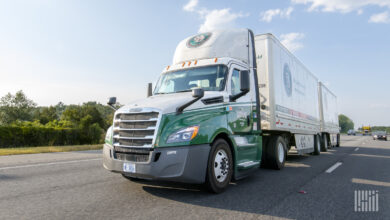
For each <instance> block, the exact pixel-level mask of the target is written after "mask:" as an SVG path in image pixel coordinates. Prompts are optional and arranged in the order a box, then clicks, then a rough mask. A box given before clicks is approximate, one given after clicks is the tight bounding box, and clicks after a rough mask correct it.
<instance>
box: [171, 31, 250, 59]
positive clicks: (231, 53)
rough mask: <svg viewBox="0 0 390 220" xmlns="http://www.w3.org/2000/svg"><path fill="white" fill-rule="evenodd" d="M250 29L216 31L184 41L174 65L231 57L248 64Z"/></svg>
mask: <svg viewBox="0 0 390 220" xmlns="http://www.w3.org/2000/svg"><path fill="white" fill-rule="evenodd" d="M248 40H249V32H248V29H234V30H216V31H213V32H208V33H201V34H197V35H194V36H191V37H188V38H186V39H184V40H182V41H181V42H180V43H179V44H178V45H177V47H176V51H175V55H174V57H173V64H178V63H183V62H186V61H191V60H200V59H210V58H221V57H231V58H235V59H238V60H241V61H244V62H246V63H248V55H249V53H248V47H247V45H248Z"/></svg>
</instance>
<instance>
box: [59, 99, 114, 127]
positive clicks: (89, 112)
mask: <svg viewBox="0 0 390 220" xmlns="http://www.w3.org/2000/svg"><path fill="white" fill-rule="evenodd" d="M87 116H89V117H87ZM86 117H87V118H86ZM61 120H65V121H70V122H72V123H73V124H74V125H75V126H80V125H83V126H85V125H86V124H87V123H89V124H90V125H92V124H95V123H96V124H98V125H99V126H100V128H105V127H106V124H105V121H104V120H103V118H102V116H101V114H100V112H99V111H98V110H97V108H96V107H95V106H92V105H87V104H84V105H82V106H79V105H70V106H68V107H66V109H65V111H64V112H63V113H62V115H61Z"/></svg>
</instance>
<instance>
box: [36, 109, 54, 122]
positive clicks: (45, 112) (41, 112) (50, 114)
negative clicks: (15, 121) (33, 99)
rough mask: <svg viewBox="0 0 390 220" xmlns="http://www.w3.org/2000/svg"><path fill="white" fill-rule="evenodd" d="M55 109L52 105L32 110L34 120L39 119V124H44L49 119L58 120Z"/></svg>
mask: <svg viewBox="0 0 390 220" xmlns="http://www.w3.org/2000/svg"><path fill="white" fill-rule="evenodd" d="M58 119H59V117H58V116H57V109H56V108H55V107H54V106H50V107H39V108H36V110H35V111H34V120H39V122H41V124H46V123H48V122H50V121H54V120H58Z"/></svg>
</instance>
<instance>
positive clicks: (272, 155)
mask: <svg viewBox="0 0 390 220" xmlns="http://www.w3.org/2000/svg"><path fill="white" fill-rule="evenodd" d="M286 156H287V144H286V142H285V141H284V139H283V137H281V136H278V135H275V136H272V137H271V139H270V140H269V142H268V145H267V165H269V167H270V168H272V169H275V170H280V169H282V168H283V167H284V163H285V162H286Z"/></svg>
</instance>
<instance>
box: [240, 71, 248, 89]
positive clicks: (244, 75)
mask: <svg viewBox="0 0 390 220" xmlns="http://www.w3.org/2000/svg"><path fill="white" fill-rule="evenodd" d="M249 88H250V80H249V72H248V70H242V71H240V90H241V92H248V91H249Z"/></svg>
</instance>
